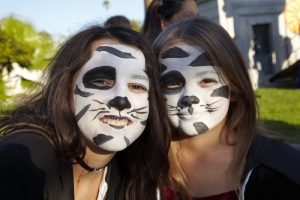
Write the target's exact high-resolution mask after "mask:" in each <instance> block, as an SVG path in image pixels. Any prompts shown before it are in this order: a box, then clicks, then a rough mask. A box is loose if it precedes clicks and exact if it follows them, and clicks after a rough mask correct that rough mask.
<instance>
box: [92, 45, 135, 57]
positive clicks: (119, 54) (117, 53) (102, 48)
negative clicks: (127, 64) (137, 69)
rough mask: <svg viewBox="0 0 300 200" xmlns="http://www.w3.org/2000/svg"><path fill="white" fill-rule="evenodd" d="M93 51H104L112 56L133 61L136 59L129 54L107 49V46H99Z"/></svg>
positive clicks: (110, 48) (111, 48)
mask: <svg viewBox="0 0 300 200" xmlns="http://www.w3.org/2000/svg"><path fill="white" fill-rule="evenodd" d="M95 51H99V52H100V51H106V52H108V53H110V54H112V55H115V56H118V57H120V58H133V59H136V58H135V57H134V56H132V55H131V54H130V53H126V52H122V51H119V50H118V49H116V48H113V47H109V46H100V47H98V48H97V49H96V50H95Z"/></svg>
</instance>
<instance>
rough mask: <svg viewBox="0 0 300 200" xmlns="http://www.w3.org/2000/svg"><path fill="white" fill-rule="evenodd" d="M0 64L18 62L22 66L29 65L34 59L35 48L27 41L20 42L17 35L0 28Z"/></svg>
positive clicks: (6, 64) (7, 64)
mask: <svg viewBox="0 0 300 200" xmlns="http://www.w3.org/2000/svg"><path fill="white" fill-rule="evenodd" d="M0 49H1V53H0V65H2V66H11V63H13V62H18V63H19V64H20V65H21V66H24V67H29V66H30V65H31V60H32V59H33V53H34V48H33V47H31V46H29V45H28V44H26V43H22V42H18V41H17V39H16V38H15V37H11V36H10V35H9V33H7V32H6V31H4V30H2V29H0Z"/></svg>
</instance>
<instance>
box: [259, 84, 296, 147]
mask: <svg viewBox="0 0 300 200" xmlns="http://www.w3.org/2000/svg"><path fill="white" fill-rule="evenodd" d="M256 94H257V95H258V97H257V100H258V104H259V108H260V118H261V119H262V122H263V125H264V127H266V128H268V129H271V130H273V131H276V132H277V133H279V134H281V135H282V136H283V137H284V138H285V140H286V141H287V142H289V143H300V90H297V89H295V88H261V89H258V90H257V91H256Z"/></svg>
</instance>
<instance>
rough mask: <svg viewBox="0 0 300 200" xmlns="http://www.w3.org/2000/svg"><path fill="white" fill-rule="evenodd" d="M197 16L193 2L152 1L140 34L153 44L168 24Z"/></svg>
mask: <svg viewBox="0 0 300 200" xmlns="http://www.w3.org/2000/svg"><path fill="white" fill-rule="evenodd" d="M198 15H199V12H198V7H197V3H196V1H195V0H153V1H152V2H151V4H150V5H149V7H148V9H147V12H146V15H145V20H144V24H143V27H142V34H143V35H144V36H145V37H146V38H147V39H148V40H149V41H150V43H151V44H153V42H154V40H155V39H156V37H157V36H158V35H159V33H160V32H161V31H162V30H164V29H165V28H166V27H167V26H168V25H169V24H171V23H173V22H176V21H178V20H180V19H184V18H194V17H196V16H198Z"/></svg>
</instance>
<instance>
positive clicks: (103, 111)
mask: <svg viewBox="0 0 300 200" xmlns="http://www.w3.org/2000/svg"><path fill="white" fill-rule="evenodd" d="M101 113H109V111H100V112H98V113H97V114H96V116H95V117H94V118H93V119H92V121H93V120H94V119H96V117H97V116H98V115H99V114H101Z"/></svg>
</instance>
